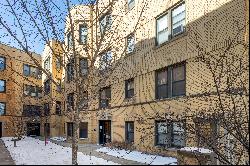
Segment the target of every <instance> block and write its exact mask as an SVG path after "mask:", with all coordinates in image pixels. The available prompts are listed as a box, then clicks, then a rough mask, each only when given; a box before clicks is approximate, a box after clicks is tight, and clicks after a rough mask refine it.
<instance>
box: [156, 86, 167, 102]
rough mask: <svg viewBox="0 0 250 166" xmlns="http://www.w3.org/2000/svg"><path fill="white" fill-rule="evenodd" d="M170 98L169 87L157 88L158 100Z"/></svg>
mask: <svg viewBox="0 0 250 166" xmlns="http://www.w3.org/2000/svg"><path fill="white" fill-rule="evenodd" d="M167 97H168V89H167V85H160V86H158V87H157V98H158V99H162V98H167Z"/></svg>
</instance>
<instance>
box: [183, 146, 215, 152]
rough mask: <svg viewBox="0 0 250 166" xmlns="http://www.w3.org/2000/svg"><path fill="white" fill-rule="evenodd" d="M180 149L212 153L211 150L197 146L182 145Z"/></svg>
mask: <svg viewBox="0 0 250 166" xmlns="http://www.w3.org/2000/svg"><path fill="white" fill-rule="evenodd" d="M180 150H184V151H190V152H199V153H212V152H213V151H211V150H209V149H204V148H197V147H184V148H181V149H180Z"/></svg>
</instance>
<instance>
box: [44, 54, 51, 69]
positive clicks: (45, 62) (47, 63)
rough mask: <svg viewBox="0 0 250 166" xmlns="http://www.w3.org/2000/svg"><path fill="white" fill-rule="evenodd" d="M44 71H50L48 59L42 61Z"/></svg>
mask: <svg viewBox="0 0 250 166" xmlns="http://www.w3.org/2000/svg"><path fill="white" fill-rule="evenodd" d="M44 69H45V70H48V71H50V57H48V58H47V59H46V60H45V61H44Z"/></svg>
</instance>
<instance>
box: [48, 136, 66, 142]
mask: <svg viewBox="0 0 250 166" xmlns="http://www.w3.org/2000/svg"><path fill="white" fill-rule="evenodd" d="M50 139H51V140H54V141H60V142H61V141H62V142H63V141H66V140H67V139H66V138H64V137H52V138H50Z"/></svg>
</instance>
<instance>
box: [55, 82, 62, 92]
mask: <svg viewBox="0 0 250 166" xmlns="http://www.w3.org/2000/svg"><path fill="white" fill-rule="evenodd" d="M57 83H58V85H57V86H56V90H57V92H62V82H61V80H60V79H57Z"/></svg>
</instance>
